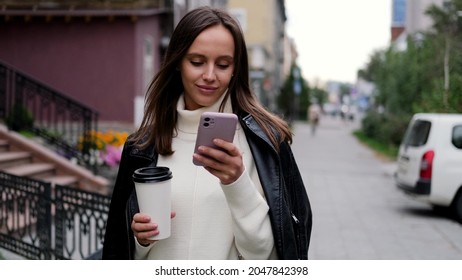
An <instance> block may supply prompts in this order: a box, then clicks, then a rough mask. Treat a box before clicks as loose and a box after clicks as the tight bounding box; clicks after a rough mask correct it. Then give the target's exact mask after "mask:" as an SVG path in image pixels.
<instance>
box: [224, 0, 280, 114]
mask: <svg viewBox="0 0 462 280" xmlns="http://www.w3.org/2000/svg"><path fill="white" fill-rule="evenodd" d="M228 10H229V12H230V13H231V14H233V15H234V16H235V17H236V18H237V19H238V20H239V22H240V24H241V27H242V29H243V31H244V36H245V39H246V43H247V48H248V51H249V60H250V61H249V64H250V80H251V83H252V86H253V88H254V91H255V93H256V94H257V96H258V98H259V99H260V100H261V102H262V103H263V104H264V105H266V106H268V107H269V108H270V109H271V110H273V111H275V110H276V107H277V106H276V99H277V96H278V95H279V94H280V91H281V88H282V86H283V82H284V79H285V76H284V67H283V63H284V56H285V54H284V44H285V43H284V37H285V22H286V19H287V18H286V13H285V4H284V0H252V1H248V0H228Z"/></svg>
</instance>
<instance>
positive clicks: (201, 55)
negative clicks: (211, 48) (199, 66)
mask: <svg viewBox="0 0 462 280" xmlns="http://www.w3.org/2000/svg"><path fill="white" fill-rule="evenodd" d="M185 57H187V58H192V57H200V58H205V55H203V54H200V53H188V54H186V56H185ZM218 59H228V60H234V58H233V57H232V56H230V55H222V56H219V57H218Z"/></svg>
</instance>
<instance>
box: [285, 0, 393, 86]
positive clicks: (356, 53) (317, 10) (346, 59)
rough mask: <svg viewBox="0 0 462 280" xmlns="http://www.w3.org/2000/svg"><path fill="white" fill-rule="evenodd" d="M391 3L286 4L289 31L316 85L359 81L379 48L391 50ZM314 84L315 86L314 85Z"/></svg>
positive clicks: (302, 0)
mask: <svg viewBox="0 0 462 280" xmlns="http://www.w3.org/2000/svg"><path fill="white" fill-rule="evenodd" d="M391 2H392V0H285V6H286V16H287V22H286V31H287V33H288V35H289V37H291V38H293V39H294V41H295V45H296V48H297V51H298V53H299V56H298V59H297V63H298V65H299V66H300V67H301V69H302V75H303V77H304V78H305V79H306V80H308V81H309V83H311V86H314V85H316V84H320V83H323V82H326V81H329V80H333V81H339V82H348V83H354V82H355V81H356V73H357V71H358V70H359V69H361V68H364V66H365V65H366V64H367V62H368V61H369V58H370V56H371V55H372V54H373V52H374V51H376V50H382V49H385V48H387V47H388V46H389V43H390V28H391V5H392V3H391ZM313 83H314V85H313Z"/></svg>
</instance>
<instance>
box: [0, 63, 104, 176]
mask: <svg viewBox="0 0 462 280" xmlns="http://www.w3.org/2000/svg"><path fill="white" fill-rule="evenodd" d="M0 119H3V120H4V122H5V123H6V125H7V126H8V128H10V129H12V130H15V131H29V132H32V133H33V134H35V135H37V136H40V137H42V138H43V139H45V140H46V141H47V142H48V143H49V144H50V145H51V146H52V147H53V148H54V149H55V151H56V152H58V153H59V154H61V155H62V156H65V157H66V158H75V159H77V161H78V162H79V164H81V165H83V166H85V167H87V168H90V169H92V170H93V171H94V172H95V173H96V172H97V165H96V161H95V160H94V158H95V157H94V155H93V154H92V153H93V151H94V150H93V149H92V148H93V146H94V145H95V142H96V140H95V134H94V133H92V131H97V126H98V113H97V112H95V111H94V110H92V109H90V108H89V107H87V106H85V105H83V104H81V103H79V102H78V101H75V100H72V99H71V98H69V97H66V96H65V95H63V94H62V93H60V92H58V91H56V90H54V89H52V88H50V87H49V86H47V85H45V84H43V83H41V82H39V81H37V80H35V79H33V78H31V77H29V76H27V75H25V74H23V73H20V72H19V71H17V70H15V69H14V68H12V67H11V66H8V65H6V64H5V63H2V62H0Z"/></svg>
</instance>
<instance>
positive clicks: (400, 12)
mask: <svg viewBox="0 0 462 280" xmlns="http://www.w3.org/2000/svg"><path fill="white" fill-rule="evenodd" d="M391 17H392V20H391V40H392V41H395V40H396V39H397V38H398V37H399V36H400V35H401V34H402V33H403V32H404V29H405V28H406V0H393V4H392V15H391Z"/></svg>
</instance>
